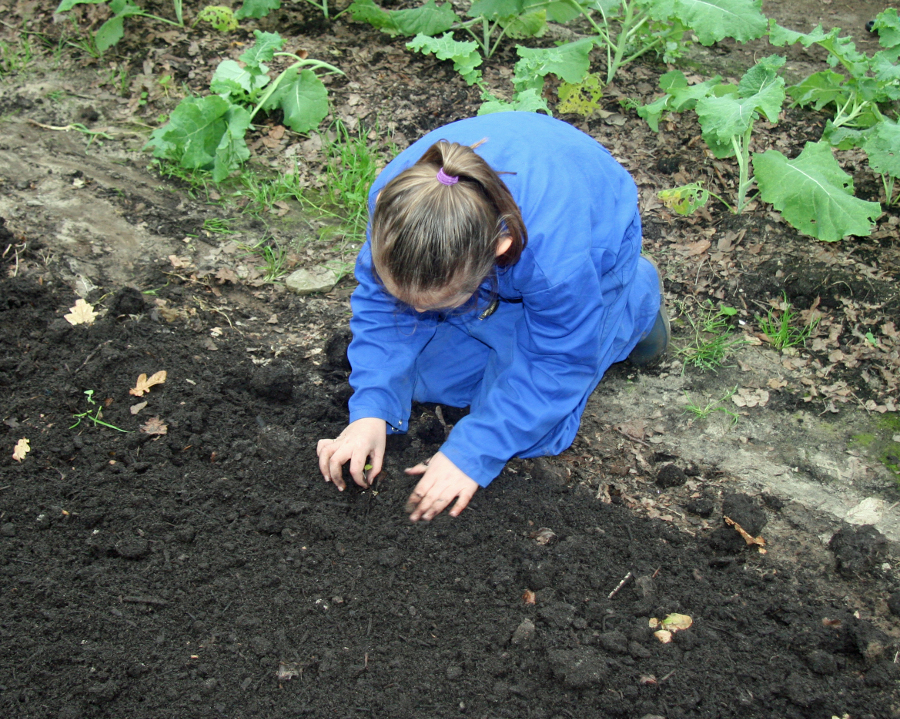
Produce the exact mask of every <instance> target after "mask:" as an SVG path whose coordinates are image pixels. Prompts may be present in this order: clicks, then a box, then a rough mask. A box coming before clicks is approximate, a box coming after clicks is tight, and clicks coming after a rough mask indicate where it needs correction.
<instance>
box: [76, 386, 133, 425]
mask: <svg viewBox="0 0 900 719" xmlns="http://www.w3.org/2000/svg"><path fill="white" fill-rule="evenodd" d="M84 394H85V395H86V396H87V401H88V404H92V405H96V409H89V410H88V411H87V412H81V413H80V414H73V415H72V417H73V418H74V419H76V420H77V421H76V422H75V424H73V425H72V426H71V427H69V429H75V428H76V427H77V426H78V425H79V424H81V421H82V420H83V419H86V420H88V421H89V422H93V424H94V426H95V427H96V426H97V425H100V426H101V427H109V428H110V429H114V430H116V431H117V432H124V433H126V434H129V433H130V430H127V429H122V428H121V427H116V425H114V424H110V423H109V422H104V421H103V420H102V419H100V416H101V413H102V412H103V407H102V406H100V405H99V404H97V402H95V401H94V390H92V389H86V390H85V391H84Z"/></svg>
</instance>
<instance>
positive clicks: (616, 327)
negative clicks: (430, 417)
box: [348, 112, 659, 486]
mask: <svg viewBox="0 0 900 719" xmlns="http://www.w3.org/2000/svg"><path fill="white" fill-rule="evenodd" d="M483 138H487V142H485V143H484V144H482V145H481V146H480V147H479V148H478V149H477V152H478V154H479V155H481V156H482V157H483V158H484V159H485V160H486V161H487V162H488V164H490V165H491V167H493V168H494V169H495V170H496V171H498V172H501V173H515V174H502V175H501V177H502V178H503V181H504V182H505V183H506V185H507V186H508V187H509V190H510V192H511V193H512V195H513V197H514V198H515V200H516V203H517V204H518V206H519V208H520V210H521V212H522V218H523V220H524V223H525V227H526V228H527V230H528V245H527V247H526V248H525V250H524V252H523V253H522V256H521V258H520V259H519V261H518V262H517V263H516V264H515V265H512V266H510V267H506V268H500V269H498V271H497V276H496V278H494V281H493V284H492V283H491V282H486V283H485V285H484V286H483V287H482V290H481V294H482V295H483V296H484V297H488V296H489V295H490V294H491V293H492V292H495V293H496V294H497V295H498V296H499V299H500V310H499V311H497V312H496V313H495V314H494V315H492V316H490V317H489V318H487V319H484V320H482V319H479V317H480V315H479V313H478V312H477V311H476V312H473V313H468V314H460V315H450V316H444V315H441V314H438V313H433V312H429V313H425V314H420V313H418V312H416V311H415V310H413V309H411V308H405V307H403V306H402V305H399V303H398V302H397V301H396V300H395V299H394V298H392V297H391V296H390V295H388V294H387V293H386V292H385V291H384V290H383V289H382V287H381V286H380V285H379V283H378V282H376V280H375V279H374V278H373V274H372V255H371V249H370V245H369V241H368V240H367V241H366V243H365V244H364V245H363V247H362V249H361V251H360V253H359V257H358V259H357V263H356V279H357V281H358V282H359V286H358V287H357V289H356V290H355V292H354V294H353V297H352V299H351V304H352V308H353V317H352V319H351V322H350V327H351V330H352V332H353V341H352V342H351V345H350V349H349V351H348V354H349V358H350V363H351V365H352V367H353V371H352V373H351V376H350V383H351V385H352V386H353V388H354V390H355V391H354V394H353V396H352V397H351V399H350V402H349V405H350V420H351V421H355V420H357V419H361V418H363V417H377V418H381V419H384V420H385V421H386V422H387V424H388V432H389V433H391V432H405V431H406V429H407V424H408V421H409V415H410V411H411V403H412V401H413V399H414V398H415V399H416V400H421V399H422V397H419V396H418V395H417V394H416V392H417V384H419V385H421V384H422V382H423V377H424V376H425V375H426V374H427V373H428V372H429V371H436V372H440V371H441V370H440V369H437V370H435V368H434V367H430V366H429V365H432V364H435V362H436V361H438V360H441V357H443V360H442V361H443V362H446V363H448V364H447V367H448V368H449V369H448V370H447V371H450V372H452V371H453V370H452V368H453V366H454V363H460V362H462V363H466V362H473V361H480V362H481V367H476V368H475V371H476V372H480V373H482V374H483V375H484V376H483V381H482V377H481V375H479V378H478V380H479V381H478V383H477V386H473V388H471V391H469V393H468V394H467V395H466V394H463V395H460V396H459V397H455V398H454V397H452V396H451V397H448V398H443V401H444V402H445V403H446V404H449V405H458V406H465V405H471V412H470V413H469V415H467V416H466V417H464V418H463V419H462V420H460V421H459V422H458V423H457V424H456V426H455V427H454V428H453V430H452V432H451V433H450V436H449V437H448V439H447V441H446V443H445V444H444V445H443V446H442V447H441V451H442V452H443V453H444V454H445V455H447V456H448V457H449V458H450V460H451V461H452V462H453V463H454V464H456V466H457V467H459V468H460V469H461V470H462V471H463V472H465V473H466V474H467V475H468V476H469V477H471V478H472V479H474V480H475V481H477V482H478V483H479V484H480V485H481V486H486V485H487V484H489V483H490V482H491V480H492V479H494V477H496V476H497V474H499V473H500V471H501V470H502V469H503V465H504V464H505V463H506V462H507V461H508V460H509V459H510V458H511V457H514V456H520V457H529V456H540V455H546V454H558V453H559V452H561V451H563V450H564V449H566V448H567V447H568V446H569V445H570V444H571V443H572V440H573V439H574V437H575V434H576V432H577V430H578V424H579V421H580V418H581V414H582V412H583V411H584V406H585V404H586V402H587V399H588V396H589V395H590V393H591V392H592V391H593V390H594V388H595V387H596V385H597V383H598V382H599V381H600V378H601V377H602V376H603V373H604V372H605V371H606V369H607V368H608V367H609V365H610V364H612V363H613V362H617V361H621V360H623V359H625V358H626V357H627V356H628V353H629V352H630V351H631V350H632V349H633V347H634V345H635V344H636V343H637V341H638V340H639V339H640V337H641V335H642V334H644V333H646V332H647V331H648V330H649V328H650V326H651V325H652V323H653V321H654V319H655V317H656V313H657V311H658V309H659V289H658V284H657V278H656V273H655V271H654V270H653V269H652V267H651V266H650V265H649V263H646V262H644V263H642V264H643V265H644V266H643V267H642V266H641V264H639V263H638V257H639V255H640V244H641V225H640V217H639V215H638V209H637V188H636V187H635V184H634V182H633V181H632V179H631V177H630V176H629V174H628V173H627V172H626V171H625V170H624V169H623V168H622V167H621V165H619V164H618V163H617V162H616V161H615V160H614V159H613V158H612V156H611V155H610V154H609V152H608V151H607V150H606V149H605V148H603V147H602V146H601V145H600V144H599V143H597V142H596V141H595V140H594V139H593V138H591V137H589V136H588V135H586V134H584V133H582V132H580V131H579V130H577V129H575V128H574V127H572V126H571V125H569V124H567V123H565V122H562V121H559V120H555V119H553V118H550V117H546V116H544V115H538V114H533V113H519V112H508V113H498V114H492V115H486V116H483V117H475V118H470V119H467V120H461V121H459V122H454V123H452V124H450V125H447V126H445V127H442V128H439V129H438V130H435V131H433V132H430V133H428V134H427V135H425V137H423V138H422V139H420V140H419V141H418V142H416V143H414V144H413V145H411V146H410V147H409V148H407V149H406V150H405V151H403V152H402V153H401V154H400V155H398V156H397V157H396V158H395V159H394V160H393V161H392V162H391V163H390V164H389V165H388V166H387V167H386V168H385V169H384V170H383V171H382V173H381V174H380V175H379V176H378V178H377V180H376V181H375V183H374V184H373V186H372V189H371V191H370V193H369V209H370V213H371V211H372V210H373V209H374V204H375V198H376V196H377V195H378V193H379V192H380V191H381V189H382V188H383V187H384V186H385V185H386V184H387V183H388V182H389V181H390V180H391V179H393V178H394V177H396V176H397V175H398V174H399V173H400V172H402V171H403V170H404V169H406V168H408V167H410V166H411V165H412V164H414V163H415V162H416V161H417V160H418V159H419V158H420V157H421V156H422V154H423V153H424V152H425V150H427V149H428V148H429V147H430V146H431V145H432V144H433V143H435V142H436V141H438V140H441V139H444V140H448V141H451V142H459V143H461V144H465V145H472V144H474V143H476V142H478V141H479V140H481V139H483ZM648 268H649V271H648ZM447 333H450V334H447ZM441 337H443V339H440V338H441ZM441 342H443V344H441ZM429 346H433V347H440V348H441V351H440V353H438V354H437V355H436V354H435V353H434V352H432V353H431V354H430V355H429ZM457 350H458V353H457ZM482 350H483V351H482ZM448 354H450V355H453V356H452V357H447V355H448ZM425 356H429V357H430V358H431V359H430V360H429V361H428V362H424V361H422V358H423V357H425ZM473 358H474V359H473ZM451 394H452V393H451ZM428 399H430V400H431V401H441V398H435V397H430V398H428ZM454 400H455V401H454Z"/></svg>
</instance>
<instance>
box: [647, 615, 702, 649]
mask: <svg viewBox="0 0 900 719" xmlns="http://www.w3.org/2000/svg"><path fill="white" fill-rule="evenodd" d="M693 623H694V620H693V619H691V618H690V617H689V616H688V615H687V614H674V613H673V614H669V615H668V616H667V617H666V618H665V619H662V620H660V619H657V618H656V617H654V618H653V619H651V620H650V628H651V629H656V631H655V632H653V636H655V637H656V638H657V639H659V641H661V642H662V643H663V644H668V643H669V642H671V641H672V637H673V635H674V634H675V632H680V631H684V630H685V629H688V628H690V626H691V625H692V624H693Z"/></svg>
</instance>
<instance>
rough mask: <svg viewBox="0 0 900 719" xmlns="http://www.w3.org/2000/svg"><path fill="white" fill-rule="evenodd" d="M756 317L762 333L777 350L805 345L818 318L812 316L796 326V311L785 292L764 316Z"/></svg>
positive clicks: (817, 322)
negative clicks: (803, 323)
mask: <svg viewBox="0 0 900 719" xmlns="http://www.w3.org/2000/svg"><path fill="white" fill-rule="evenodd" d="M756 319H757V321H758V322H759V328H760V329H761V330H762V332H763V334H764V335H765V336H766V337H767V338H768V340H769V341H770V342H771V343H772V346H773V347H774V348H775V349H777V350H783V349H785V348H786V347H796V346H797V345H805V344H806V340H807V339H809V336H810V335H811V334H812V333H813V331H814V330H815V329H816V326H817V325H818V324H819V318H818V317H813V318H811V319H810V321H809V322H808V323H807V324H805V325H802V326H800V327H798V326H797V313H796V312H794V309H793V307H791V303H790V302H789V301H788V298H787V293H784V294H783V295H782V301H781V302H780V303H778V306H777V307H775V308H771V309H769V312H768V314H767V315H766V317H761V316H757V318H756Z"/></svg>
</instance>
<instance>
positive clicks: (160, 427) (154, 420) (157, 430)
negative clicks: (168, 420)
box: [141, 417, 169, 434]
mask: <svg viewBox="0 0 900 719" xmlns="http://www.w3.org/2000/svg"><path fill="white" fill-rule="evenodd" d="M168 431H169V427H168V426H167V425H166V424H164V423H163V421H162V420H161V419H160V418H159V417H151V418H150V419H148V420H147V421H146V423H144V424H142V425H141V432H144V433H145V434H165V433H166V432H168Z"/></svg>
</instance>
